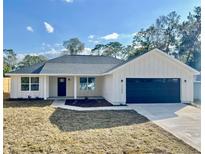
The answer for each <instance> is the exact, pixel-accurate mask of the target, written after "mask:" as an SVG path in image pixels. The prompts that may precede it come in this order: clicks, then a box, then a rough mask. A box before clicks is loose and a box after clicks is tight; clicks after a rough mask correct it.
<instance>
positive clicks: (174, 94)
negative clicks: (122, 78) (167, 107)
mask: <svg viewBox="0 0 205 154" xmlns="http://www.w3.org/2000/svg"><path fill="white" fill-rule="evenodd" d="M126 99H127V103H178V102H180V79H178V78H127V79H126Z"/></svg>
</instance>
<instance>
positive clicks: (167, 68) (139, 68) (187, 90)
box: [112, 52, 193, 104]
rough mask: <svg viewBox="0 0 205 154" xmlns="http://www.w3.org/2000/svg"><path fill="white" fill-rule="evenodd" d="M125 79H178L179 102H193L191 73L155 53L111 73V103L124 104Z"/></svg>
mask: <svg viewBox="0 0 205 154" xmlns="http://www.w3.org/2000/svg"><path fill="white" fill-rule="evenodd" d="M126 78H180V79H181V101H182V102H192V101H193V73H192V72H190V71H189V70H187V69H185V68H184V67H182V66H181V65H179V64H176V63H175V62H173V61H171V60H170V59H168V58H167V57H165V56H163V55H160V54H158V53H157V52H151V53H149V54H146V55H144V56H142V57H139V58H138V59H135V60H133V61H130V62H129V63H127V64H125V65H124V66H123V67H121V68H119V69H117V70H116V71H114V72H113V84H114V85H113V87H114V88H113V99H112V103H114V104H120V103H125V102H126ZM121 80H123V83H122V82H121ZM185 80H186V81H185Z"/></svg>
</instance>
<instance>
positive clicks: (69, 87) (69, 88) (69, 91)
mask: <svg viewBox="0 0 205 154" xmlns="http://www.w3.org/2000/svg"><path fill="white" fill-rule="evenodd" d="M57 85H58V77H57V76H50V77H49V96H50V97H57V96H58V92H57V89H58V87H57ZM101 87H102V77H96V88H95V90H80V77H77V96H102V90H101V89H102V88H101ZM66 96H68V97H73V96H74V77H66Z"/></svg>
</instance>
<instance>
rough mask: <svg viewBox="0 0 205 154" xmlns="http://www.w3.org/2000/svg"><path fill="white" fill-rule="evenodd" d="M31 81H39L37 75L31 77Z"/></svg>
mask: <svg viewBox="0 0 205 154" xmlns="http://www.w3.org/2000/svg"><path fill="white" fill-rule="evenodd" d="M31 83H39V77H31Z"/></svg>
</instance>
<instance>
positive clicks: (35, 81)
mask: <svg viewBox="0 0 205 154" xmlns="http://www.w3.org/2000/svg"><path fill="white" fill-rule="evenodd" d="M38 90H39V77H31V91H38Z"/></svg>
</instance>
